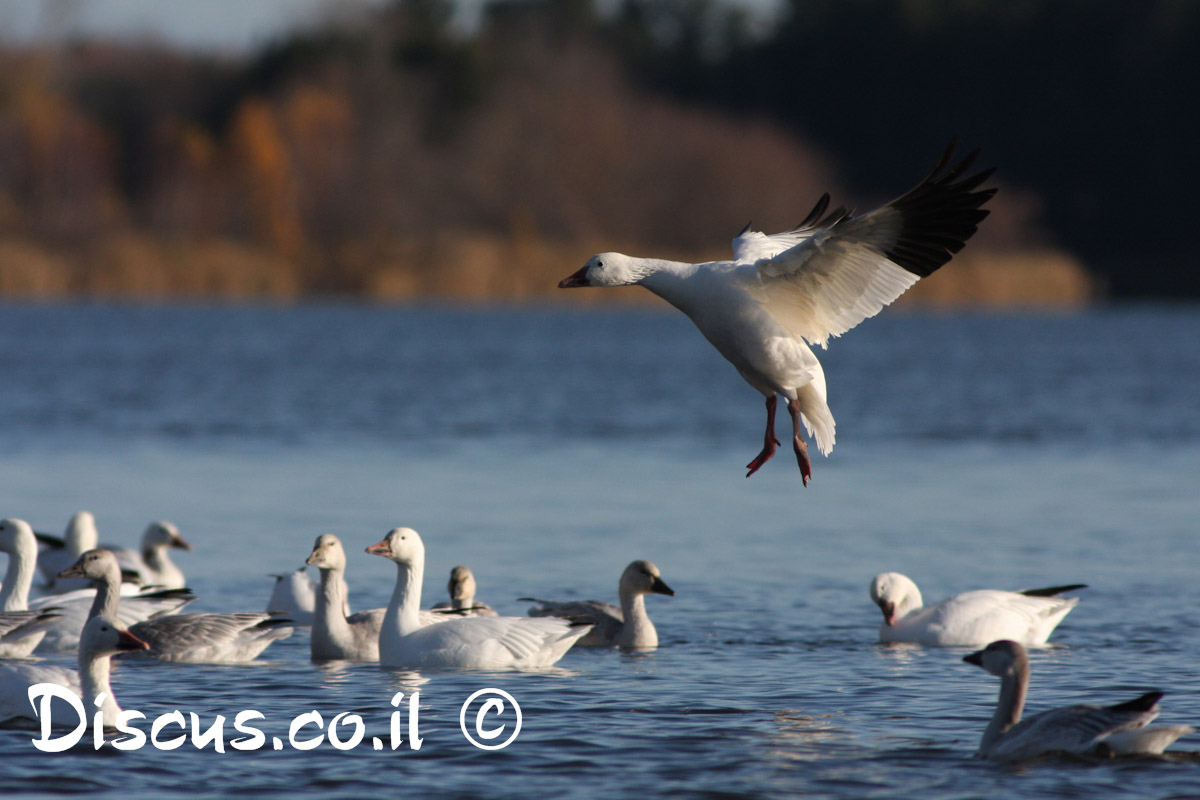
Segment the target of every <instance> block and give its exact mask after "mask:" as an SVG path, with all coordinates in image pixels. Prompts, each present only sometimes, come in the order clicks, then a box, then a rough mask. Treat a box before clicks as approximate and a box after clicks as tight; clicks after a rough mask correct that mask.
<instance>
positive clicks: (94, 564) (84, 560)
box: [58, 548, 121, 584]
mask: <svg viewBox="0 0 1200 800" xmlns="http://www.w3.org/2000/svg"><path fill="white" fill-rule="evenodd" d="M58 577H60V578H86V579H88V580H91V581H99V580H104V579H106V578H107V579H108V580H110V581H112V582H113V583H117V584H119V583H120V582H121V564H120V563H119V562H118V561H117V557H116V556H115V555H113V554H112V552H110V551H108V550H104V549H103V548H96V549H94V550H88V551H87V552H86V553H84V554H83V555H81V556H80V557H79V558H78V559H77V560H76V561H75V563H74V564H72V565H71V566H69V567H67V568H66V569H64V570H63V571H62V572H60V573H58Z"/></svg>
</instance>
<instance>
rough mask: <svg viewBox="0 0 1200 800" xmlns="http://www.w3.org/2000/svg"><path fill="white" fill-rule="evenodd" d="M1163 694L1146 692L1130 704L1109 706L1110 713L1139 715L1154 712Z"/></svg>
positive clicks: (1129, 702)
mask: <svg viewBox="0 0 1200 800" xmlns="http://www.w3.org/2000/svg"><path fill="white" fill-rule="evenodd" d="M1163 694H1164V692H1146V694H1144V695H1142V696H1141V697H1135V698H1134V699H1132V700H1130V701H1128V702H1125V703H1119V704H1117V705H1115V706H1109V707H1108V709H1109V711H1116V712H1118V713H1127V712H1128V713H1139V712H1145V711H1152V710H1154V707H1155V706H1156V705H1158V701H1159V700H1161V699H1162V696H1163Z"/></svg>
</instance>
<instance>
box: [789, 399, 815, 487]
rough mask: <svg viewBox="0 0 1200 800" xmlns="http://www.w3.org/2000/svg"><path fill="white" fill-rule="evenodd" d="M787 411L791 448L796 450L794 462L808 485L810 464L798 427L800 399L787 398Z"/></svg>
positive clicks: (801, 431)
mask: <svg viewBox="0 0 1200 800" xmlns="http://www.w3.org/2000/svg"><path fill="white" fill-rule="evenodd" d="M788 413H789V414H791V415H792V449H793V450H795V451H796V463H797V464H799V465H800V478H801V480H803V481H804V485H805V486H808V479H809V478H811V477H812V464H811V463H810V462H809V460H808V445H806V444H805V443H804V431H803V430H801V428H800V401H798V400H788Z"/></svg>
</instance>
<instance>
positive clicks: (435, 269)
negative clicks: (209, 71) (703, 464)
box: [0, 234, 1104, 308]
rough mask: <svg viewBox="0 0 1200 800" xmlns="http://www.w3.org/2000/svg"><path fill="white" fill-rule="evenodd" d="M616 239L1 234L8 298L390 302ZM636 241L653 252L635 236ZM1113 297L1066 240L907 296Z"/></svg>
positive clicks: (2, 278) (444, 295)
mask: <svg viewBox="0 0 1200 800" xmlns="http://www.w3.org/2000/svg"><path fill="white" fill-rule="evenodd" d="M611 247H612V245H609V247H607V248H606V247H605V246H604V245H603V244H600V243H597V242H572V243H550V242H545V241H541V240H533V239H528V240H526V239H521V238H516V237H497V236H489V235H469V234H466V235H460V236H455V237H452V238H443V239H442V241H430V242H425V243H412V242H404V243H400V242H392V243H386V244H384V245H379V244H376V245H375V246H373V247H364V248H363V250H362V252H359V253H355V254H352V255H350V256H346V257H345V260H344V262H343V264H342V265H341V267H342V268H341V269H331V268H329V267H328V266H327V265H322V268H320V269H316V268H315V267H314V265H313V264H312V263H305V262H303V261H292V260H289V259H286V258H284V257H282V256H280V255H278V254H277V253H272V252H271V251H270V250H269V249H268V248H265V247H261V246H256V245H253V244H246V243H242V242H238V241H234V240H229V239H216V238H214V239H205V240H186V241H185V240H161V239H155V238H151V237H144V236H138V235H135V234H124V235H118V236H113V237H110V238H108V239H106V240H104V241H102V242H101V243H100V244H99V245H97V246H95V247H89V248H87V249H86V250H84V251H78V252H71V251H67V250H64V249H56V248H52V247H47V246H42V245H39V244H38V243H36V242H30V241H28V240H25V239H15V238H7V239H0V298H3V299H4V300H8V301H13V300H57V299H71V298H78V299H106V298H111V299H116V300H133V301H149V302H154V301H187V300H209V301H247V300H274V301H284V302H293V301H303V300H306V299H312V298H319V297H344V298H351V299H359V300H366V301H374V302H384V303H403V302H412V301H441V302H451V303H463V304H472V305H473V304H483V303H489V302H530V303H541V302H546V301H548V300H557V299H558V298H559V295H558V294H557V291H558V290H557V289H556V286H557V283H558V281H559V279H561V278H562V277H564V276H566V275H567V274H569V273H570V272H572V271H574V270H575V269H576V268H577V267H578V266H579V265H580V264H582V263H583V261H584V260H585V259H586V258H587V257H588V256H589V255H591V254H592V253H593V252H596V251H599V250H602V249H611ZM626 249H628V250H629V251H631V252H649V251H648V250H646V249H645V248H639V247H637V245H636V244H629V245H628V246H627V248H626ZM672 255H673V256H674V257H679V258H686V259H691V260H696V261H701V260H707V259H714V258H723V257H725V255H724V254H722V253H719V252H713V253H678V254H672ZM1103 297H1104V291H1103V287H1102V285H1101V284H1100V282H1099V281H1098V280H1097V279H1096V278H1095V277H1093V276H1092V275H1091V274H1090V273H1089V272H1088V271H1087V270H1086V269H1085V268H1084V266H1083V265H1082V264H1081V263H1080V262H1079V261H1078V260H1077V259H1075V258H1073V257H1072V256H1071V255H1069V254H1068V253H1065V252H1063V251H1061V250H1055V249H1051V248H1043V249H1031V250H1019V251H1008V250H1004V251H993V250H988V249H979V248H970V247H968V248H967V250H966V251H964V252H963V253H962V254H960V255H958V256H956V257H955V258H954V259H953V260H952V261H951V262H950V263H949V264H948V265H946V267H944V268H943V269H941V270H939V271H938V272H937V273H935V274H934V275H932V276H930V277H929V278H926V279H924V280H922V281H920V282H919V283H917V284H916V285H915V286H914V287H913V288H912V289H910V290H909V291H908V292H907V293H906V294H905V295H903V296H902V297H901V299H900V301H899V302H900V303H901V304H906V305H916V306H929V307H946V308H953V307H1042V306H1044V307H1052V308H1064V307H1065V308H1075V307H1080V306H1084V305H1088V304H1089V303H1092V302H1095V301H1097V300H1099V299H1102V298H1103ZM571 300H572V303H578V302H581V301H582V302H583V303H584V304H589V305H590V304H596V305H606V306H611V305H630V304H636V305H646V304H656V303H658V301H657V299H656V298H654V297H653V295H650V294H649V293H647V292H644V291H640V290H638V289H636V288H630V289H626V290H623V291H616V292H577V293H575V294H574V295H573V296H572V298H571Z"/></svg>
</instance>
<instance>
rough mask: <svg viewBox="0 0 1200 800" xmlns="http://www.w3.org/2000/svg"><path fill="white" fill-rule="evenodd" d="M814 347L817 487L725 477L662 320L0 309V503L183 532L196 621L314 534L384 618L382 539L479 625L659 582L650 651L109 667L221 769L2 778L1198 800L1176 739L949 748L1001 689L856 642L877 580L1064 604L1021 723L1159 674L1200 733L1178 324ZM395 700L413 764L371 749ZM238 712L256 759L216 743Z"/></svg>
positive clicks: (1191, 413)
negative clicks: (641, 572) (490, 745)
mask: <svg viewBox="0 0 1200 800" xmlns="http://www.w3.org/2000/svg"><path fill="white" fill-rule="evenodd" d="M823 363H824V364H825V368H826V374H827V376H828V380H829V385H830V404H831V407H832V409H833V412H834V415H835V417H836V418H837V421H838V444H837V447H836V449H835V450H834V452H833V454H832V456H831V457H829V458H822V457H820V456H819V455H815V450H814V459H813V470H814V478H813V481H812V483H811V485H810V486H809V487H808V488H807V489H805V488H803V487H802V486H801V483H800V478H799V473H798V471H797V469H796V466H795V462H794V459H793V458H792V456H791V453H790V452H788V448H786V447H784V448H782V449H781V451H780V454H779V456H778V457H777V458H776V459H775V460H774V461H772V462H771V463H769V464H767V465H766V466H765V467H764V468H763V469H762V470H761V471H760V472H759V473H758V474H757V475H755V476H754V477H753V478H751V479H749V480H747V479H745V478H744V477H743V474H744V469H743V465H744V464H745V463H746V462H748V461H749V460H750V459H751V457H753V456H754V455H755V453H756V452H757V450H758V447H759V445H760V444H761V426H762V422H763V416H764V414H763V409H762V399H761V397H760V396H759V395H758V394H757V393H756V392H754V391H753V390H752V389H750V388H749V387H748V386H746V385H745V384H744V383H743V382H742V381H741V379H740V378H739V377H738V376H737V374H736V373H735V372H734V371H733V369H732V368H730V367H729V365H728V364H726V363H725V362H724V361H723V360H721V359H720V357H719V356H717V355H716V353H715V352H714V351H712V349H711V348H710V347H709V346H708V345H707V344H706V343H705V342H704V341H703V340H702V338H701V337H700V336H699V335H698V334H697V333H696V331H695V330H694V329H693V328H692V327H691V325H690V323H688V322H687V320H686V319H684V318H683V317H682V316H681V315H678V314H675V313H657V312H653V311H612V310H606V311H597V310H586V311H584V310H561V309H560V310H527V309H501V310H486V311H472V310H447V309H427V308H422V309H417V308H411V309H405V308H400V309H396V308H387V309H385V308H376V307H365V306H364V307H360V306H350V305H347V306H333V305H331V306H312V307H299V308H286V309H277V308H253V307H247V308H170V309H161V308H143V307H124V306H103V305H74V306H49V307H39V306H18V305H6V306H0V376H2V378H3V384H2V385H3V389H2V390H0V516H19V517H22V518H25V519H27V520H29V521H30V522H31V523H32V524H33V525H34V526H35V527H37V528H39V529H49V530H54V531H58V530H61V529H62V527H63V526H64V525H65V523H66V521H67V519H68V517H69V516H70V515H71V514H72V513H73V512H75V511H76V510H78V509H81V508H86V509H89V510H91V511H93V512H94V513H95V514H96V517H97V520H98V524H99V526H100V530H101V536H102V538H103V539H104V540H106V541H111V542H115V543H119V544H126V545H133V544H134V543H135V542H136V540H137V538H138V536H139V535H140V532H141V530H142V529H143V528H144V527H145V525H146V524H147V523H148V522H150V521H151V520H154V519H169V520H172V521H174V522H175V523H176V524H178V525H179V527H180V529H181V532H182V533H183V534H184V536H185V537H186V538H188V539H189V540H190V541H191V542H192V543H193V545H194V546H195V550H194V552H191V553H183V554H180V555H179V556H177V557H176V562H177V563H178V564H180V565H181V567H182V568H183V569H184V571H185V572H186V573H187V574H188V576H189V583H190V584H191V586H192V587H193V588H194V589H195V591H196V593H197V594H198V595H199V597H200V599H199V600H198V601H197V602H196V603H195V604H194V605H193V608H194V609H196V610H258V609H261V608H263V607H264V606H265V604H266V600H267V596H268V594H269V591H270V579H269V578H267V577H266V574H267V573H271V572H281V571H284V570H288V569H291V568H295V567H297V566H299V565H300V564H301V563H303V560H304V558H305V557H306V556H307V555H308V552H309V550H310V548H311V545H312V541H313V539H314V538H315V537H316V536H317V535H319V534H321V533H335V534H337V535H338V536H340V537H341V538H342V540H343V541H344V542H345V543H346V545H347V551H348V553H349V559H350V563H349V571H348V577H349V580H350V585H351V601H352V603H353V605H354V607H355V608H356V609H362V608H369V607H372V606H379V605H384V604H385V603H386V601H387V598H388V596H389V594H390V591H391V586H392V581H393V578H394V568H393V567H392V565H391V564H388V563H387V562H386V561H385V560H383V559H380V558H376V557H372V556H368V555H366V554H365V553H363V552H362V549H363V548H364V547H365V546H366V545H368V544H371V543H373V542H375V541H378V540H379V538H380V537H381V536H382V534H383V533H384V532H385V531H386V530H388V529H389V528H391V527H394V526H396V525H410V526H412V527H414V528H417V529H418V530H419V531H421V533H422V536H423V537H424V539H425V542H426V546H427V549H428V556H429V562H428V567H427V571H426V575H427V578H428V580H427V583H426V587H425V602H426V604H428V603H431V602H433V601H435V600H437V599H441V598H442V595H443V593H444V586H445V577H446V575H447V574H448V572H449V570H450V568H451V567H452V566H454V565H455V564H459V563H463V564H468V565H470V566H471V567H472V568H473V569H474V571H475V573H476V576H477V578H478V581H479V592H480V593H479V597H480V599H482V600H484V601H486V602H488V603H490V604H492V605H493V606H495V607H497V608H498V609H500V610H501V611H502V612H506V613H523V611H524V608H525V604H522V603H518V602H516V598H518V597H521V596H524V595H536V596H542V597H577V598H585V597H596V598H600V599H613V598H615V594H616V581H617V577H618V576H619V574H620V572H621V570H622V568H623V567H624V566H625V564H627V563H628V562H629V561H631V560H633V559H635V558H647V559H651V560H653V561H654V562H656V563H657V564H658V566H659V567H660V568H661V569H662V572H663V578H664V579H665V580H666V581H667V583H669V584H670V585H671V586H672V587H673V588H674V589H675V590H676V592H677V595H676V596H675V597H659V596H651V597H650V598H649V600H648V606H649V608H650V612H651V615H652V617H653V618H654V620H655V622H656V624H657V626H658V629H659V633H660V636H661V639H662V647H660V648H659V649H658V650H656V651H651V652H643V653H636V654H625V653H620V652H617V651H597V650H573V651H571V652H569V653H568V654H567V656H566V657H565V658H564V659H563V660H562V661H561V662H560V665H559V666H560V668H557V669H554V670H552V671H549V672H546V673H530V674H479V673H435V674H429V675H423V676H416V675H412V674H407V673H394V672H391V671H388V670H385V669H381V668H380V667H378V666H377V665H371V664H341V665H335V666H324V667H317V666H314V665H313V664H312V663H311V662H310V661H309V659H308V641H307V632H306V631H303V630H301V631H298V632H297V633H296V634H295V635H293V636H292V638H290V639H288V640H286V641H284V642H281V643H277V644H276V645H273V646H272V647H271V648H270V649H269V650H267V651H266V653H265V654H264V656H263V657H262V658H261V659H260V660H259V662H257V663H255V664H252V665H246V666H197V665H158V664H150V665H137V664H120V665H119V666H118V667H117V668H116V670H115V675H114V681H113V685H114V690H115V692H116V694H117V695H118V697H119V698H120V701H121V704H122V705H123V706H124V707H125V708H126V709H137V710H139V711H141V712H143V713H144V714H146V715H147V717H148V718H149V719H153V718H155V717H157V716H159V715H161V714H166V713H168V712H170V711H172V710H176V709H178V710H181V711H182V712H183V713H184V714H185V715H186V714H188V713H189V712H194V713H196V714H197V715H199V717H200V719H201V721H202V722H203V723H204V724H205V725H207V724H209V723H211V722H212V721H213V720H214V719H215V718H216V717H217V715H224V716H225V717H226V718H227V722H226V730H227V731H228V733H227V735H226V747H227V751H226V752H225V753H223V754H218V753H215V752H214V751H213V749H212V747H211V746H209V747H208V748H207V749H205V750H197V749H196V748H194V747H192V746H191V745H190V744H188V745H185V746H183V747H181V748H179V749H177V750H173V751H163V750H158V749H156V748H154V747H151V746H149V745H147V746H146V747H143V748H141V749H139V750H133V751H126V752H117V751H115V750H113V749H112V748H106V749H105V750H103V751H101V752H99V753H97V752H94V751H93V750H92V749H91V748H90V746H86V741H87V740H85V745H83V746H80V747H78V748H75V749H74V750H72V751H70V752H67V753H42V752H39V751H37V750H36V749H35V748H34V747H33V746H32V744H31V738H32V735H31V734H30V733H29V732H25V731H14V730H3V731H0V793H2V794H3V796H4V797H5V798H10V797H41V796H49V795H56V794H60V793H61V794H68V793H71V794H74V793H81V792H89V793H95V794H97V795H100V796H103V795H108V796H112V797H126V798H142V797H145V798H163V797H180V796H185V795H186V796H189V797H199V796H213V797H216V796H234V795H237V796H250V797H256V798H257V797H270V796H284V795H286V796H287V797H290V798H304V797H313V798H317V797H321V798H325V797H364V796H376V795H380V794H381V793H384V792H387V793H388V796H392V795H402V796H406V797H425V796H431V795H441V796H455V797H478V798H497V797H530V796H543V797H554V796H565V797H586V798H591V797H625V796H667V795H669V796H672V797H713V798H725V797H728V798H733V797H795V796H803V797H836V798H864V797H878V798H894V797H902V796H907V797H920V798H965V797H999V798H1022V799H1023V798H1029V797H1080V796H1097V797H1105V798H1121V797H1130V798H1134V797H1136V798H1142V797H1197V796H1200V762H1198V760H1197V757H1196V751H1197V750H1200V734H1195V733H1193V734H1190V735H1188V736H1186V737H1184V738H1183V739H1181V740H1180V741H1179V742H1177V743H1176V745H1175V746H1174V749H1175V750H1177V751H1179V752H1180V753H1182V755H1180V756H1176V757H1173V758H1170V759H1144V760H1119V761H1114V762H1110V763H1104V764H1099V765H1090V764H1089V765H1081V764H1067V763H1061V762H1058V763H1053V762H1052V763H1039V764H1032V765H1022V766H1020V767H1005V766H997V765H993V764H989V763H985V762H980V761H978V760H976V759H973V758H972V757H971V755H972V753H973V751H974V749H975V747H976V746H977V744H978V740H979V736H980V734H981V733H982V730H983V727H984V725H985V722H986V720H987V718H988V717H989V715H990V713H991V710H992V706H993V703H994V700H995V694H996V690H997V682H996V680H995V679H994V678H992V677H991V676H989V675H987V674H985V673H983V672H982V671H981V670H979V669H978V668H975V667H972V666H970V665H967V664H963V663H962V662H961V657H962V655H963V654H964V653H965V652H967V651H966V650H963V649H954V648H949V649H941V650H938V649H929V650H923V649H915V648H906V647H884V646H881V645H879V644H877V643H876V637H877V630H878V625H879V622H880V619H879V613H878V610H877V609H876V608H875V606H874V605H873V604H872V603H871V601H870V599H869V598H868V596H867V584H868V582H869V580H870V578H871V576H872V575H874V574H875V573H876V572H880V571H884V570H898V571H902V572H905V573H906V574H908V575H909V576H911V577H912V578H913V579H914V580H916V581H917V583H918V584H919V585H920V586H921V588H922V591H923V593H924V595H925V598H926V600H927V601H936V600H938V599H941V598H943V597H945V596H948V595H949V594H952V593H954V592H957V591H963V590H967V589H973V588H987V587H995V588H1026V587H1031V586H1044V585H1052V584H1061V583H1075V582H1080V583H1087V584H1089V585H1090V588H1088V589H1085V590H1082V591H1081V592H1079V596H1080V597H1081V598H1082V602H1081V603H1080V604H1079V606H1078V608H1076V609H1075V610H1074V611H1073V612H1072V613H1071V614H1070V615H1069V616H1068V617H1067V619H1066V621H1065V622H1064V623H1063V624H1062V625H1061V626H1060V628H1059V629H1058V631H1057V632H1056V633H1055V635H1054V636H1053V638H1052V641H1053V642H1054V643H1055V645H1056V646H1054V647H1051V648H1048V649H1044V650H1039V651H1036V652H1034V653H1033V655H1032V663H1033V680H1032V686H1031V694H1030V701H1029V709H1030V710H1031V711H1034V710H1037V709H1039V708H1045V707H1047V706H1050V705H1061V704H1066V703H1072V702H1098V703H1108V702H1116V701H1119V700H1122V699H1126V698H1128V697H1131V696H1133V695H1134V694H1136V693H1138V692H1140V691H1143V690H1145V689H1147V688H1151V687H1157V688H1161V689H1163V690H1165V691H1167V692H1168V695H1167V697H1166V698H1165V699H1164V701H1163V704H1162V705H1163V714H1162V716H1161V717H1160V721H1161V722H1164V723H1172V724H1174V723H1191V724H1198V725H1200V659H1198V658H1197V656H1198V655H1200V614H1197V609H1200V581H1198V580H1197V576H1198V574H1200V549H1198V546H1197V541H1196V534H1197V530H1198V527H1200V493H1198V490H1197V484H1198V482H1200V309H1197V308H1195V307H1179V308H1161V307H1138V308H1124V309H1121V308H1118V309H1108V310H1095V311H1088V312H1084V313H1072V314H1052V313H1046V314H1033V313H1028V314H985V313H961V314H958V313H956V314H925V313H915V312H904V311H895V310H893V311H889V312H885V313H884V314H883V315H881V316H880V317H879V318H877V319H874V320H870V321H868V322H867V323H865V324H864V325H862V326H861V327H860V328H858V329H856V330H854V331H851V332H850V333H849V334H847V335H846V336H844V337H843V338H841V339H838V340H834V341H833V342H832V345H831V348H830V350H829V351H828V352H827V353H825V354H824V355H823ZM780 422H781V427H780V430H781V432H782V433H785V434H786V433H787V430H786V428H785V427H784V426H785V425H786V418H784V419H781V420H780ZM783 439H784V441H785V442H786V436H784V437H783ZM485 688H498V689H503V690H505V691H507V692H508V693H509V694H511V695H512V696H513V697H514V698H516V700H517V701H518V702H519V704H520V706H521V709H522V711H523V715H524V716H523V725H522V728H521V731H520V734H519V736H518V738H517V739H515V740H514V741H513V742H512V743H511V744H510V745H509V746H508V747H507V748H505V749H503V750H498V751H495V752H487V751H483V750H480V749H477V748H475V747H474V746H472V745H471V744H470V743H469V742H468V741H467V740H466V738H465V737H464V735H463V734H462V732H461V731H460V728H459V711H460V707H461V706H462V705H463V704H464V701H466V700H467V698H468V697H469V696H470V695H471V694H472V693H473V692H475V691H477V690H479V689H485ZM414 689H416V690H419V692H420V712H419V713H420V718H419V726H420V733H421V735H422V736H423V737H424V742H423V746H422V747H421V749H420V750H417V751H413V750H410V749H409V748H408V746H407V745H402V746H401V747H400V748H399V749H397V750H395V751H391V750H390V749H388V748H387V747H385V748H384V749H383V750H382V751H375V750H373V749H372V748H371V747H370V744H369V743H370V741H371V738H372V737H380V738H383V739H385V740H386V738H387V737H388V735H389V715H390V713H391V712H392V711H393V709H392V707H391V706H390V705H389V701H390V700H391V699H392V696H393V694H394V693H395V692H397V691H403V692H405V693H406V694H408V693H410V692H411V691H413V690H414ZM248 709H254V710H258V711H260V712H261V713H262V714H263V715H264V716H265V719H264V720H261V721H260V722H259V723H257V724H258V727H260V728H261V729H262V730H263V731H264V733H265V735H266V736H267V737H268V738H270V737H279V738H280V739H282V740H283V742H284V748H283V749H282V750H278V751H276V750H273V749H271V748H270V747H269V746H268V747H264V748H263V749H260V750H253V751H247V752H235V751H233V750H232V749H231V748H230V747H229V745H228V742H229V740H231V739H233V738H234V737H235V736H238V735H239V734H236V733H235V732H233V731H232V724H233V718H234V717H235V716H236V715H237V713H238V712H239V711H242V710H248ZM312 710H318V711H320V712H321V714H322V715H323V716H324V719H325V721H326V722H328V721H329V720H330V719H331V718H332V717H333V716H335V715H337V714H339V713H341V712H353V713H357V714H359V715H361V716H362V718H363V720H364V722H365V731H366V739H365V741H364V743H363V744H362V745H360V746H359V747H357V748H354V749H352V750H345V751H344V750H340V749H337V748H335V747H333V746H331V745H330V744H329V743H328V742H326V743H324V744H322V745H321V746H319V747H317V748H316V749H314V750H309V751H300V750H297V749H293V748H292V747H290V746H288V745H287V740H288V734H289V722H290V721H291V720H292V719H293V718H295V717H297V716H299V715H301V714H304V713H306V712H309V711H312ZM473 714H474V707H473V709H472V712H471V714H470V715H469V716H473ZM148 727H149V723H148V722H147V723H145V725H144V728H145V729H148ZM173 732H174V729H169V730H168V733H173ZM339 732H340V733H342V734H343V736H344V737H346V736H348V735H349V729H347V728H343V729H341V730H340V731H339ZM311 735H315V729H314V728H313V727H311V726H310V727H308V728H306V729H304V730H303V731H302V732H301V733H300V734H299V736H300V738H302V739H303V738H308V737H309V736H311Z"/></svg>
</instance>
